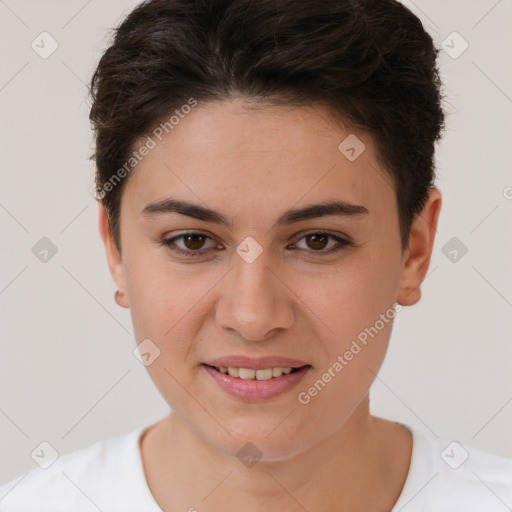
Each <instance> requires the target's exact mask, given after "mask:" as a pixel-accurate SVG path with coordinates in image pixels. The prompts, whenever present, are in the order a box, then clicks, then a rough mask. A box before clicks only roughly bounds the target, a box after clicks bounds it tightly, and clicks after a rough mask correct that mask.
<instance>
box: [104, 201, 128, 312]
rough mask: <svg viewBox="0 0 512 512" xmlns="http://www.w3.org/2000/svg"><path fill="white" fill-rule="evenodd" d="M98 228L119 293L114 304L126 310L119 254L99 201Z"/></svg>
mask: <svg viewBox="0 0 512 512" xmlns="http://www.w3.org/2000/svg"><path fill="white" fill-rule="evenodd" d="M98 226H99V230H100V235H101V239H102V240H103V245H104V246H105V252H106V254H107V262H108V267H109V269H110V274H111V275H112V278H113V279H114V282H115V284H116V286H117V289H118V290H119V293H118V294H117V297H116V302H117V303H118V304H119V305H120V306H123V307H125V308H128V307H129V304H128V300H127V297H126V285H125V279H124V268H123V262H122V259H121V253H120V251H119V249H118V248H117V247H116V244H115V242H114V238H113V236H112V230H111V228H110V222H109V220H108V214H107V211H106V209H105V207H104V206H103V204H102V203H101V202H100V201H98Z"/></svg>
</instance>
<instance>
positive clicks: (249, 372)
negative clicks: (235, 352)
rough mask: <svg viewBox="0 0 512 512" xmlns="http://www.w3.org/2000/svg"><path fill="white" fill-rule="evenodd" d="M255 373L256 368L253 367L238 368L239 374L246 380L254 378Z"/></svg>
mask: <svg viewBox="0 0 512 512" xmlns="http://www.w3.org/2000/svg"><path fill="white" fill-rule="evenodd" d="M255 375H256V370H253V369H252V368H239V369H238V376H239V377H240V378H241V379H244V380H250V379H254V377H255Z"/></svg>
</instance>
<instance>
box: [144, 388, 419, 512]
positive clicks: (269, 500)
mask: <svg viewBox="0 0 512 512" xmlns="http://www.w3.org/2000/svg"><path fill="white" fill-rule="evenodd" d="M411 447H412V446H411V439H410V435H409V434H408V432H407V431H405V429H403V428H401V427H400V426H398V425H397V424H394V423H391V422H388V421H386V420H382V419H380V418H375V417H373V416H371V415H370V414H369V401H368V398H367V397H366V399H365V400H363V401H362V402H361V403H360V404H359V406H358V407H357V408H356V410H355V411H354V412H353V414H352V415H351V417H350V418H349V420H348V421H347V422H346V423H345V424H344V425H343V426H342V427H341V428H339V429H338V430H336V431H335V432H333V433H332V434H331V435H330V436H328V437H327V438H325V439H324V440H323V441H322V442H320V443H318V444H316V445H315V446H314V447H313V448H310V449H309V450H306V451H304V452H301V453H300V454H298V455H296V456H294V457H292V458H289V459H286V460H279V461H271V462H268V461H264V460H260V461H258V462H257V463H256V464H254V465H251V466H246V465H244V464H242V462H241V461H240V460H239V459H238V458H236V457H233V456H230V455H227V454H225V453H222V452H219V451H218V450H216V449H215V448H213V447H212V446H211V445H209V444H208V443H207V442H206V441H205V440H204V439H203V438H201V437H200V436H198V435H197V434H196V433H195V432H194V431H192V430H191V429H190V428H189V427H188V426H187V425H186V424H184V423H183V422H182V421H181V419H180V418H179V417H178V416H177V415H176V414H170V415H169V416H168V417H167V418H165V419H163V420H161V421H160V422H159V423H157V424H156V425H154V426H153V427H152V428H151V429H150V430H149V431H148V432H147V435H146V436H145V437H144V439H143V442H142V457H143V463H144V467H145V472H146V477H147V480H148V484H149V487H150V490H151V492H152V494H153V496H154V498H155V500H156V501H157V503H158V504H159V506H160V508H162V509H163V510H191V511H193V510H194V509H197V510H200V511H201V512H203V511H204V512H207V511H216V510H224V511H231V510H233V511H235V510H244V511H245V512H256V511H258V512H260V511H261V510H262V509H264V510H276V511H277V510H279V511H282V512H284V511H286V512H288V511H290V512H291V511H303V510H304V509H305V510H308V511H309V510H314V511H315V512H324V511H328V510H329V511H331V510H338V509H343V508H347V509H349V510H351V511H354V512H356V511H359V510H375V511H383V512H385V511H389V510H391V509H392V507H393V505H394V503H396V501H397V499H398V496H399V494H400V491H401V489H402V487H403V484H404V482H405V478H406V476H407V471H408V468H409V462H410V451H411ZM397 453H398V454H401V455H398V456H397Z"/></svg>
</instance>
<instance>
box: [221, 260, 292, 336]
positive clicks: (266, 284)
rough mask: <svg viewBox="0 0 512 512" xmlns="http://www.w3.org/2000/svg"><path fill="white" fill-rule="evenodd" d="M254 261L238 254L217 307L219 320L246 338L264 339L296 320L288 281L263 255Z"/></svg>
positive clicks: (222, 324)
mask: <svg viewBox="0 0 512 512" xmlns="http://www.w3.org/2000/svg"><path fill="white" fill-rule="evenodd" d="M264 254H265V251H264V253H263V254H262V255H260V256H259V257H258V258H257V259H256V260H255V261H253V262H252V263H247V262H246V261H244V260H243V259H242V258H239V257H235V261H234V265H235V268H234V269H233V271H231V272H229V274H228V276H227V279H226V281H225V282H224V286H223V288H222V294H221V297H220V298H219V302H218V304H217V309H216V320H217V323H218V324H219V325H220V326H222V327H224V328H225V329H229V330H235V331H237V332H238V334H239V335H240V336H241V337H243V338H244V339H246V340H250V341H263V340H266V339H268V338H270V337H272V336H273V335H274V334H275V333H276V332H277V331H278V330H280V329H286V328H289V327H290V326H291V325H292V324H293V321H294V308H293V293H292V292H291V291H290V289H289V284H288V285H286V284H284V283H285V282H286V281H285V279H284V278H283V277H284V276H280V275H279V272H278V271H276V270H275V269H273V268H272V267H271V266H270V265H269V262H268V259H267V258H266V257H265V256H264Z"/></svg>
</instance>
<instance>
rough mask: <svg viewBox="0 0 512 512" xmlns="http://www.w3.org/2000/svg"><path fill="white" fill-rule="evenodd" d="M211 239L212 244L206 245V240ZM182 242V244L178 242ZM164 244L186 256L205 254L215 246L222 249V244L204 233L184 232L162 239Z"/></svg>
mask: <svg viewBox="0 0 512 512" xmlns="http://www.w3.org/2000/svg"><path fill="white" fill-rule="evenodd" d="M207 240H210V241H211V242H212V244H211V245H210V247H205V242H206V241H207ZM178 242H180V244H178ZM161 243H162V245H165V246H167V247H169V249H171V250H172V251H173V252H175V253H176V254H180V255H184V256H203V255H204V254H206V253H208V252H211V251H212V250H213V249H214V248H217V249H221V248H222V246H219V245H217V244H215V242H214V241H213V240H212V239H211V238H210V237H209V236H207V235H204V234H203V233H195V232H190V233H182V234H181V235H177V236H174V237H172V238H169V239H166V240H162V242H161Z"/></svg>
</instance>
